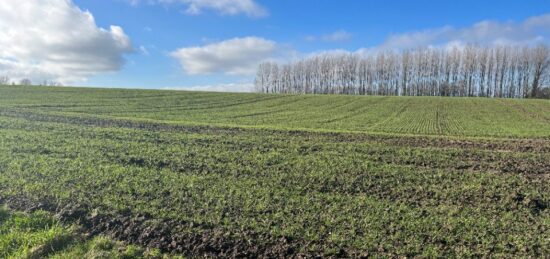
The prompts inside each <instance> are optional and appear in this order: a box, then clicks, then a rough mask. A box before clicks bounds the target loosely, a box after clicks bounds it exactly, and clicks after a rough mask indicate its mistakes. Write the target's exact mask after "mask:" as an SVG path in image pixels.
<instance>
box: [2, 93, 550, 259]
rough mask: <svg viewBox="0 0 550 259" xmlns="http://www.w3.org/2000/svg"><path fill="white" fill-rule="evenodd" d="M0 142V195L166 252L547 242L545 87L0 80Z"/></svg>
mask: <svg viewBox="0 0 550 259" xmlns="http://www.w3.org/2000/svg"><path fill="white" fill-rule="evenodd" d="M0 151H1V152H0V202H1V203H3V204H4V205H6V206H8V207H9V208H10V209H13V210H19V211H29V212H30V213H38V214H39V215H40V213H43V211H45V212H46V213H49V214H55V215H57V217H56V219H58V220H60V222H62V223H63V224H65V225H72V224H75V225H78V226H79V227H80V228H82V229H81V231H82V232H84V233H87V234H89V236H91V237H94V236H108V237H109V238H112V239H115V240H119V241H123V242H126V243H128V244H132V245H136V246H139V247H148V248H156V249H159V251H162V252H164V253H167V254H181V255H186V256H191V257H193V256H203V255H211V256H245V257H246V256H268V257H273V256H298V255H302V256H306V257H307V256H336V257H338V256H341V257H350V256H351V257H360V256H382V257H384V256H388V257H392V256H430V257H431V256H447V257H469V256H496V257H529V256H531V257H542V256H544V255H548V254H549V253H550V209H549V206H550V183H549V182H550V177H549V176H550V101H548V100H514V99H485V98H440V97H370V96H330V95H326V96H305V95H269V94H231V93H206V92H175V91H153V90H119V89H112V90H107V89H103V90H99V89H82V88H54V87H17V86H5V87H0ZM16 215H19V214H16ZM33 215H34V214H33ZM22 217H23V216H22ZM2 235H3V233H2V232H0V240H2ZM89 242H96V241H94V240H92V241H89ZM113 242H114V241H113Z"/></svg>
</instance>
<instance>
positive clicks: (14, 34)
mask: <svg viewBox="0 0 550 259" xmlns="http://www.w3.org/2000/svg"><path fill="white" fill-rule="evenodd" d="M132 51H133V48H132V44H131V42H130V39H129V38H128V36H127V35H126V34H125V33H124V31H123V29H122V28H121V27H118V26H111V27H110V28H109V29H108V30H106V29H103V28H98V27H97V26H96V24H95V21H94V17H93V16H92V14H91V13H90V12H87V11H82V10H80V9H79V8H78V7H77V6H76V5H74V4H73V3H72V2H71V1H70V0H25V1H18V0H2V1H0V74H6V75H8V76H10V77H12V79H20V78H30V79H32V80H33V81H42V80H57V81H60V82H63V83H70V82H76V81H82V80H85V79H86V78H88V77H90V76H92V75H95V74H98V73H103V72H111V71H117V70H119V69H121V67H122V66H123V64H124V58H123V54H125V53H129V52H132Z"/></svg>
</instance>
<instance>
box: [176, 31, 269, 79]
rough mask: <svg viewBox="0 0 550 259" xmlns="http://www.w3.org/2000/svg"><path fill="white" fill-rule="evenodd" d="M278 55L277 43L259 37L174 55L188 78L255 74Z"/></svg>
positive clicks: (190, 49) (179, 52)
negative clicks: (262, 64) (261, 66)
mask: <svg viewBox="0 0 550 259" xmlns="http://www.w3.org/2000/svg"><path fill="white" fill-rule="evenodd" d="M277 52H278V46H277V44H276V43H275V42H274V41H271V40H266V39H263V38H259V37H245V38H234V39H230V40H226V41H221V42H217V43H212V44H208V45H205V46H198V47H189V48H181V49H178V50H176V51H174V52H172V53H171V54H170V55H171V56H172V57H174V58H176V59H177V60H178V61H179V62H180V64H181V66H182V68H183V70H184V71H185V72H186V73H187V74H191V75H197V74H210V73H224V74H229V75H250V74H254V72H255V70H256V68H257V66H258V64H259V63H261V62H264V61H266V60H270V59H273V58H274V57H275V56H276V55H277Z"/></svg>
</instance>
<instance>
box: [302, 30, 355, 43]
mask: <svg viewBox="0 0 550 259" xmlns="http://www.w3.org/2000/svg"><path fill="white" fill-rule="evenodd" d="M352 37H353V34H351V33H349V32H347V31H345V30H339V31H335V32H333V33H328V34H324V35H321V36H313V35H308V36H306V37H305V40H306V41H317V40H322V41H326V42H344V41H349V40H351V38H352Z"/></svg>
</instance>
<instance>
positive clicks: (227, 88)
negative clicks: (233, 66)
mask: <svg viewBox="0 0 550 259" xmlns="http://www.w3.org/2000/svg"><path fill="white" fill-rule="evenodd" d="M162 89H163V90H183V91H206V92H233V93H243V92H252V91H253V90H254V83H228V84H212V85H196V86H178V87H164V88H162Z"/></svg>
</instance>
